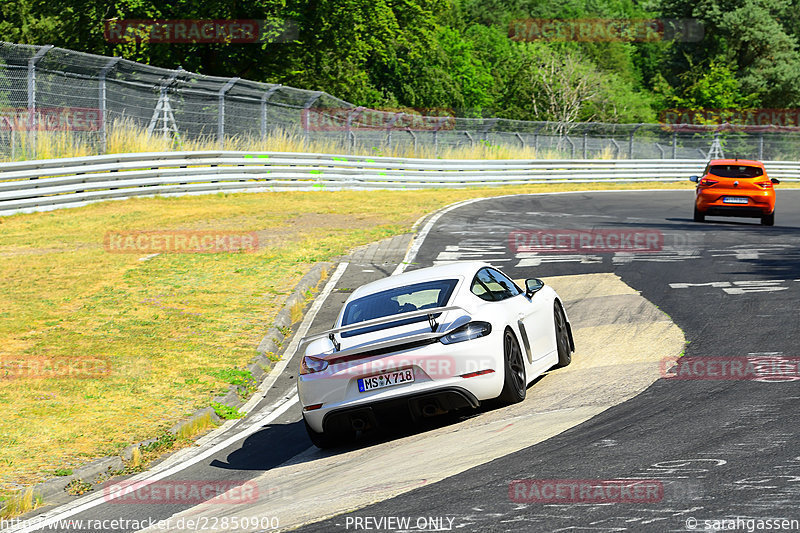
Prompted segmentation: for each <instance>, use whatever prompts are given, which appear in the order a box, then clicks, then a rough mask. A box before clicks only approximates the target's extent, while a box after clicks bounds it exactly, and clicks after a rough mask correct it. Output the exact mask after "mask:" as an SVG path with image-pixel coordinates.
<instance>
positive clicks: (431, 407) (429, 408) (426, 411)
mask: <svg viewBox="0 0 800 533" xmlns="http://www.w3.org/2000/svg"><path fill="white" fill-rule="evenodd" d="M438 412H439V408H438V407H437V406H436V404H435V403H426V404H425V405H423V406H422V414H423V415H425V416H436V414H437V413H438Z"/></svg>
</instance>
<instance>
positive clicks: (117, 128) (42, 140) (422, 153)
mask: <svg viewBox="0 0 800 533" xmlns="http://www.w3.org/2000/svg"><path fill="white" fill-rule="evenodd" d="M31 135H32V132H25V131H21V132H17V136H16V142H15V148H14V158H13V159H15V160H20V161H21V160H27V159H50V158H58V157H78V156H85V155H91V154H94V153H97V151H96V149H95V148H93V146H92V145H91V144H90V143H89V142H87V141H86V140H85V139H82V138H81V137H79V136H76V135H74V134H73V133H72V132H68V131H66V132H63V131H51V132H47V131H44V132H38V135H37V137H36V157H34V154H33V153H32V150H31V139H30V136H31ZM106 142H107V148H106V153H110V154H120V153H131V152H163V151H169V150H190V151H194V150H218V149H219V143H218V142H217V141H216V139H215V138H214V137H213V136H209V137H207V138H201V139H192V140H182V139H180V138H176V139H164V138H163V137H162V136H160V135H148V134H147V131H146V130H145V128H143V127H141V126H138V125H136V124H135V123H134V122H132V121H131V120H127V119H118V120H115V121H114V122H112V123H111V125H110V126H109V129H108V137H107V141H106ZM225 149H226V150H243V151H257V152H262V151H263V152H268V151H271V152H312V153H329V154H339V153H342V152H344V151H345V150H343V148H342V146H341V144H340V142H339V140H334V139H329V140H312V141H310V142H306V139H305V138H304V137H303V136H302V135H298V134H292V133H284V132H275V133H272V134H270V135H269V136H268V137H267V138H266V139H261V138H253V137H247V136H231V137H227V138H226V139H225ZM10 153H11V150H9V154H10ZM613 153H614V152H613V150H611V149H610V148H609V149H607V150H605V151H604V152H603V153H602V154H601V155H600V156H599V157H600V158H601V159H610V158H611V157H612V156H613ZM353 154H354V155H367V156H390V157H419V158H429V159H435V158H440V159H560V158H564V157H568V155H567V154H566V152H559V151H557V150H536V149H535V148H533V147H525V148H523V147H520V146H515V145H492V144H488V143H485V142H476V143H475V144H474V146H460V147H449V146H443V147H441V148H440V149H439V150H438V152H437V151H436V150H435V149H434V147H433V146H430V145H422V144H421V145H420V146H418V148H417V149H416V150H415V149H414V148H413V146H410V145H407V144H402V145H397V144H395V145H393V146H392V147H391V148H387V147H385V146H382V147H372V148H363V147H358V146H357V147H356V149H355V150H354V152H353ZM10 159H11V157H10V155H9V157H8V158H7V160H10Z"/></svg>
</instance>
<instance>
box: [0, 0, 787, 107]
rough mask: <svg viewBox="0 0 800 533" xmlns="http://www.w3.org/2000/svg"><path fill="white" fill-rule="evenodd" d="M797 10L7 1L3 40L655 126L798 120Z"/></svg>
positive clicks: (379, 94)
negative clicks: (253, 26) (214, 40)
mask: <svg viewBox="0 0 800 533" xmlns="http://www.w3.org/2000/svg"><path fill="white" fill-rule="evenodd" d="M656 17H660V18H668V19H695V20H697V21H699V22H700V23H702V25H703V27H704V30H705V33H704V36H703V38H702V40H700V41H698V42H678V41H666V40H664V41H656V42H544V41H532V42H525V41H524V40H523V41H519V40H512V39H511V38H509V29H510V27H512V26H513V25H514V22H513V21H515V20H520V19H529V18H551V19H552V18H568V19H576V18H577V19H586V18H612V19H651V18H656ZM115 18H116V19H191V18H194V19H237V18H238V19H272V18H278V19H290V20H292V21H294V22H295V23H296V24H297V28H298V32H297V34H296V35H295V36H294V37H293V38H292V39H289V40H288V41H287V40H286V39H280V40H279V41H280V42H267V43H258V44H227V45H226V44H164V43H146V42H130V43H124V44H114V43H109V42H107V41H106V40H105V39H104V35H103V21H104V20H108V19H115ZM798 38H800V1H798V0H649V1H646V2H641V1H635V0H206V1H205V2H194V1H193V0H176V1H174V2H169V3H166V2H161V1H156V0H117V1H115V2H108V1H107V0H61V1H60V2H48V1H45V0H4V2H3V4H2V5H1V6H0V39H2V40H6V41H11V42H19V43H29V44H54V45H56V46H61V47H65V48H71V49H75V50H81V51H86V52H92V53H97V54H104V55H119V56H123V57H125V58H128V59H132V60H136V61H142V62H146V63H150V64H153V65H158V66H162V67H168V68H175V67H178V66H181V67H183V68H184V69H187V70H192V71H196V72H201V73H205V74H212V75H218V76H240V77H245V78H249V79H254V80H259V81H268V82H273V83H283V84H285V85H291V86H295V87H301V88H307V89H315V90H324V91H327V92H329V93H331V94H333V95H335V96H337V97H339V98H342V99H344V100H348V101H350V102H353V103H355V104H359V105H367V106H372V107H375V106H381V107H414V108H447V109H452V110H454V111H455V112H457V113H458V114H460V115H466V116H488V115H494V116H501V117H507V118H515V119H533V120H537V119H538V120H545V119H557V120H601V121H611V122H636V121H654V120H656V118H657V116H658V112H659V111H660V110H662V109H667V108H675V107H682V108H694V109H698V108H729V109H730V108H751V107H772V108H779V107H795V106H800V52H798Z"/></svg>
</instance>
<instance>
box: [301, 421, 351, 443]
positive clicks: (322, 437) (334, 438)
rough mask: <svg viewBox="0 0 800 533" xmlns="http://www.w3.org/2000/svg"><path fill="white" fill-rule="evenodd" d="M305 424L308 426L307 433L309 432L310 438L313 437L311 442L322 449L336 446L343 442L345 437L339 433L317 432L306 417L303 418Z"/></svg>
mask: <svg viewBox="0 0 800 533" xmlns="http://www.w3.org/2000/svg"><path fill="white" fill-rule="evenodd" d="M303 424H305V426H306V433H308V438H309V439H311V443H312V444H314V446H316V447H317V448H319V449H321V450H325V449H327V448H335V447H336V446H338V445H340V444H342V442H343V439H342V438H341V437H340V436H338V435H331V434H330V433H325V432H324V431H323V432H322V433H317V432H316V431H314V430H313V429H312V428H311V426H309V425H308V422H306V419H305V418H303Z"/></svg>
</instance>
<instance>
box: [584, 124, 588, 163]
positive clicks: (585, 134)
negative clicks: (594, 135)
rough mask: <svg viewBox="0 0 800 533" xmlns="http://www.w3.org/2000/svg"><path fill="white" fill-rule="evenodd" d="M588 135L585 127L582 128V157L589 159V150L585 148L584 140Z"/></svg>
mask: <svg viewBox="0 0 800 533" xmlns="http://www.w3.org/2000/svg"><path fill="white" fill-rule="evenodd" d="M588 137H589V132H587V131H586V129H584V130H583V158H584V159H589V152H588V150H587V149H586V141H587V139H588Z"/></svg>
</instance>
